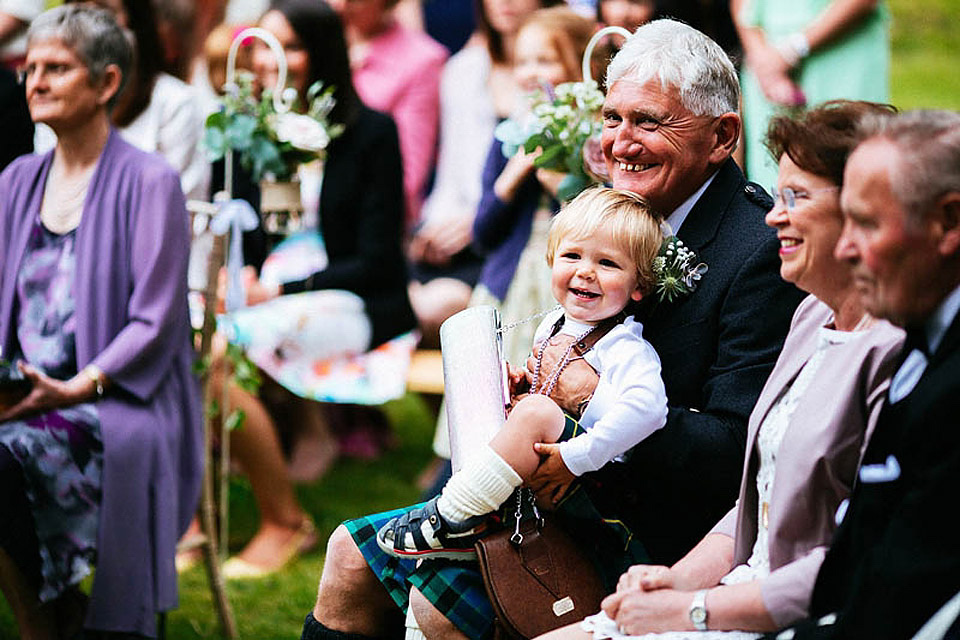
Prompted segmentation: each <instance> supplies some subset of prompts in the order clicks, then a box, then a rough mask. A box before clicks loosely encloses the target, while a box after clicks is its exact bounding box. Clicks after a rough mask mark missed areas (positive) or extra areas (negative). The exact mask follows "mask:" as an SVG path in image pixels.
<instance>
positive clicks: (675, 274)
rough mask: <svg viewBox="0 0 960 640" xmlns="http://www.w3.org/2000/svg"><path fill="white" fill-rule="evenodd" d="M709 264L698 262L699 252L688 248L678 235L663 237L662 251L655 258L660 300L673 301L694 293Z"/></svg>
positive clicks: (654, 267)
mask: <svg viewBox="0 0 960 640" xmlns="http://www.w3.org/2000/svg"><path fill="white" fill-rule="evenodd" d="M706 272H707V265H706V264H705V263H703V262H697V254H695V253H694V252H693V251H691V250H690V249H689V248H687V246H686V245H684V244H683V241H682V240H680V238H678V237H677V236H674V235H670V236H666V237H665V238H664V239H663V244H661V245H660V253H659V255H658V256H657V257H656V258H654V260H653V273H654V275H655V276H656V285H655V289H654V293H655V294H656V296H657V300H658V301H659V302H664V301H666V302H673V301H675V300H678V299H679V298H682V297H684V296H688V295H690V294H691V293H693V292H694V291H695V290H696V288H697V284H698V283H699V282H700V278H702V277H703V274H705V273H706Z"/></svg>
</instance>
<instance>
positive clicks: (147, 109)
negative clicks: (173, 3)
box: [38, 0, 210, 200]
mask: <svg viewBox="0 0 960 640" xmlns="http://www.w3.org/2000/svg"><path fill="white" fill-rule="evenodd" d="M74 1H78V0H68V2H74ZM94 3H95V4H98V5H100V6H102V7H104V8H105V9H109V10H110V11H112V12H113V14H114V17H115V18H116V20H117V22H118V23H119V24H120V26H121V27H122V28H124V29H127V30H128V33H130V34H132V37H133V44H134V56H133V66H132V68H131V70H130V77H129V78H127V79H126V82H125V84H124V88H123V92H122V93H121V94H120V95H119V96H118V97H117V105H116V108H114V110H113V111H112V112H111V113H110V120H111V122H112V123H113V125H114V126H115V127H117V129H118V130H119V131H120V133H121V135H122V136H123V139H124V140H126V141H127V142H129V143H130V144H132V145H133V146H135V147H137V148H138V149H142V150H144V151H149V152H156V153H159V154H160V155H161V156H163V158H164V159H165V160H166V161H167V162H168V163H169V164H170V166H172V167H173V168H174V169H176V170H177V173H179V175H180V186H181V187H182V188H183V193H184V194H185V195H186V197H187V198H188V199H200V200H204V199H206V197H207V192H208V190H209V188H210V164H209V162H208V161H207V158H206V156H205V155H204V152H203V148H202V147H201V144H200V142H201V140H202V139H203V117H204V114H203V109H202V108H201V105H200V104H199V101H198V100H197V97H198V96H197V94H196V92H195V91H194V90H193V89H192V88H191V87H189V86H188V85H187V84H186V83H184V82H183V81H181V80H180V79H178V78H175V77H174V76H172V75H170V74H168V73H164V72H163V71H162V69H161V65H162V59H161V54H160V38H159V35H158V32H157V19H156V15H155V13H154V9H153V5H152V3H150V2H143V1H142V0H94ZM50 137H51V136H49V130H45V131H43V132H41V134H40V136H38V140H39V144H38V151H39V150H45V149H47V148H49V146H50V145H51V144H52V140H50Z"/></svg>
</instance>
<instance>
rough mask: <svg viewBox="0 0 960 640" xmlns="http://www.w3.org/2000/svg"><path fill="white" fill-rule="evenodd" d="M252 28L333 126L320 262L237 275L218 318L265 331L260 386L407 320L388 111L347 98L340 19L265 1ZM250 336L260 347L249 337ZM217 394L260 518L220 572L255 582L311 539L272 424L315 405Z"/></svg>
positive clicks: (365, 346)
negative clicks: (234, 305) (240, 290)
mask: <svg viewBox="0 0 960 640" xmlns="http://www.w3.org/2000/svg"><path fill="white" fill-rule="evenodd" d="M258 24H259V26H260V27H261V28H263V29H266V30H267V31H269V32H270V33H272V34H273V35H274V36H276V37H277V39H278V40H279V41H280V42H281V44H282V45H283V47H284V51H285V52H286V59H287V71H288V75H287V77H288V79H289V81H290V83H291V85H292V86H293V87H295V88H296V89H297V91H298V92H299V93H300V95H301V96H304V97H305V96H306V92H307V90H308V87H310V85H312V84H313V83H314V82H316V81H321V82H322V83H323V85H324V86H333V87H335V88H336V89H335V91H334V94H333V97H334V98H335V100H336V105H335V106H334V107H333V109H332V110H331V112H330V120H331V121H332V122H334V123H338V124H342V125H344V127H345V128H344V131H343V133H342V135H340V136H339V137H337V138H335V139H334V140H333V141H331V143H330V145H329V146H328V147H327V149H326V159H325V160H324V166H323V172H324V177H323V182H322V186H321V187H319V189H318V193H315V194H314V199H319V211H320V212H321V215H320V220H319V227H316V228H312V229H310V230H309V231H308V232H307V233H309V235H310V236H313V237H314V238H316V237H318V236H319V237H321V238H322V242H323V246H324V248H325V250H326V255H327V263H326V266H325V267H324V268H322V269H320V270H317V271H311V272H310V273H308V274H305V275H304V277H302V278H301V279H297V280H294V281H290V282H285V283H283V284H280V285H278V284H276V283H274V282H269V281H267V280H260V279H258V278H257V277H256V275H255V274H254V272H253V271H252V269H248V270H247V271H246V272H245V279H246V283H245V284H246V302H247V304H248V305H250V306H248V307H247V308H245V309H241V310H239V311H238V312H236V313H234V314H232V315H231V317H230V321H232V324H233V325H234V326H236V327H239V328H240V329H241V332H242V330H243V328H244V327H248V328H249V327H252V328H254V329H255V328H256V327H257V326H258V325H262V326H264V327H267V328H270V329H277V330H276V331H271V332H269V335H266V332H265V333H264V334H258V333H257V332H255V331H251V332H249V333H253V334H254V335H253V337H252V339H251V340H250V341H249V342H246V343H245V344H244V346H246V347H248V348H247V354H248V356H249V357H250V358H251V360H253V362H254V364H256V365H257V366H258V367H260V369H261V370H262V371H264V372H265V373H267V374H270V375H271V376H273V377H272V379H269V380H268V382H267V386H268V388H269V387H274V388H275V387H278V386H279V385H278V383H277V382H276V379H277V378H279V377H280V375H279V374H281V373H284V372H288V371H297V370H298V368H303V369H310V368H311V367H312V365H313V364H314V362H316V361H320V360H323V359H326V358H331V357H334V356H338V355H344V354H350V353H363V352H365V351H368V350H369V349H372V348H374V347H377V346H379V345H381V344H383V343H384V342H386V341H388V340H390V339H392V338H394V337H396V336H398V335H400V334H402V333H404V332H407V331H410V330H411V329H413V328H414V326H415V323H416V320H415V317H414V315H413V310H412V309H411V308H410V302H409V300H408V298H407V289H406V286H407V276H406V269H405V265H404V260H403V253H402V248H401V238H402V234H403V176H402V170H401V161H400V149H399V143H398V141H397V129H396V126H395V125H394V123H393V120H391V119H390V117H389V116H387V115H385V114H382V113H379V112H377V111H373V110H372V109H369V108H368V107H366V106H365V105H364V104H363V103H362V102H361V100H360V98H359V97H358V96H357V94H356V92H355V91H354V88H353V83H352V82H351V77H350V67H349V62H348V58H347V47H346V42H345V40H344V36H343V26H342V23H341V21H340V17H339V16H338V15H337V13H336V12H335V11H334V10H333V9H332V8H331V7H330V6H329V5H327V4H326V3H324V2H319V1H318V0H273V2H271V4H270V9H269V10H268V11H267V12H266V13H265V14H264V15H263V17H261V19H260V21H259V23H258ZM252 63H253V68H254V71H255V73H256V74H257V76H258V80H259V81H260V83H261V84H262V86H264V87H268V88H272V87H274V86H275V85H276V82H277V76H278V69H277V62H276V59H275V58H274V57H273V54H272V52H271V51H270V49H268V48H266V47H265V46H263V47H261V46H259V45H258V46H257V47H256V48H255V49H254V52H253V60H252ZM260 335H264V336H265V338H266V340H264V341H262V342H261V341H259V338H260ZM270 340H276V341H275V342H271V341H270ZM311 370H312V369H311ZM265 391H266V389H265ZM229 394H230V404H231V406H234V407H238V408H240V409H242V410H243V411H244V413H245V415H246V419H245V422H244V426H243V428H242V429H237V430H235V431H233V432H232V433H231V444H232V448H231V449H232V451H233V453H234V454H235V455H236V457H237V459H238V461H239V462H240V464H241V466H242V467H243V469H244V471H245V472H246V473H247V475H248V477H249V478H250V484H251V486H252V488H253V493H254V497H255V499H256V502H257V507H258V509H259V510H260V514H261V520H260V528H259V530H258V531H257V532H256V534H254V537H253V538H252V539H251V540H250V542H249V543H248V544H247V545H246V546H245V547H244V548H243V549H242V550H241V551H240V552H239V553H238V554H237V555H236V556H235V557H233V558H231V559H229V560H228V561H227V562H226V563H225V565H224V574H225V575H226V576H227V577H228V578H256V577H260V576H264V575H267V574H269V573H272V572H275V571H277V570H279V569H280V568H282V567H283V566H284V565H285V564H287V562H289V561H290V560H292V559H293V558H294V557H296V556H297V554H299V553H301V552H303V551H305V550H307V549H309V548H311V547H313V546H315V545H316V544H317V534H316V531H315V530H314V526H313V522H312V520H311V519H310V517H309V516H308V515H307V514H306V512H305V511H304V510H303V509H302V507H301V506H300V504H299V503H298V502H297V498H296V495H295V494H294V491H293V485H292V483H291V481H290V478H289V477H288V475H287V469H286V464H285V461H284V458H283V451H282V449H281V443H280V437H279V434H278V429H279V428H290V427H294V426H299V424H298V423H297V422H295V421H296V420H299V419H301V418H303V417H305V416H311V415H312V413H311V412H314V411H315V410H316V408H317V406H318V405H317V403H315V402H314V401H312V400H307V399H304V398H301V397H300V396H295V395H293V394H292V393H290V392H289V391H288V392H286V393H285V394H283V395H282V401H281V402H280V403H279V404H280V405H282V406H280V407H274V406H269V405H268V403H267V402H265V400H266V398H265V394H261V395H255V394H251V393H249V392H248V391H245V390H244V389H242V388H240V387H239V386H237V385H230V387H229ZM280 410H283V411H293V412H294V413H293V415H296V416H298V418H296V419H295V421H285V420H278V419H277V415H278V412H279V411H280ZM290 422H294V424H290Z"/></svg>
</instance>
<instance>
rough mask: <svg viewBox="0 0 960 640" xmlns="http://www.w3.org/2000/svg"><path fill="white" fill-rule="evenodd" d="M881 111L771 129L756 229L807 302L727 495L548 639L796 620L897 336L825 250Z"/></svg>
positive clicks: (691, 631) (764, 626) (786, 120)
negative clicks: (660, 558) (773, 177)
mask: <svg viewBox="0 0 960 640" xmlns="http://www.w3.org/2000/svg"><path fill="white" fill-rule="evenodd" d="M889 110H890V109H889V108H887V107H885V106H883V105H878V104H874V103H868V102H849V101H835V102H829V103H826V104H824V105H823V106H821V107H818V108H816V109H813V110H811V111H809V112H807V113H805V114H802V115H799V116H796V117H790V116H778V117H776V118H774V119H773V120H772V121H771V123H770V127H769V129H768V133H767V146H768V148H769V149H770V151H771V152H772V153H773V156H774V157H775V158H778V159H779V163H780V173H779V177H778V180H777V186H776V188H775V189H774V192H775V195H776V203H775V204H774V206H773V209H771V210H770V212H769V213H768V214H767V218H766V221H767V224H768V225H770V226H771V227H774V228H775V229H776V230H777V236H778V237H779V239H780V252H779V253H780V261H781V265H780V275H781V276H782V277H783V279H784V280H786V281H788V282H792V283H793V284H795V285H796V286H797V287H799V288H800V289H802V290H804V291H806V292H808V293H810V295H809V296H808V297H807V298H806V299H805V300H804V301H803V302H802V303H801V304H800V306H799V307H798V308H797V311H796V313H795V314H794V317H793V323H792V325H791V328H790V333H789V334H788V335H787V339H786V342H785V343H784V345H783V351H782V352H781V355H780V358H779V360H778V361H777V364H776V366H775V367H774V370H773V372H772V373H771V374H770V377H769V378H768V380H767V383H766V385H765V386H764V388H763V391H762V392H761V393H760V397H759V399H758V401H757V404H756V406H755V407H754V410H753V412H752V414H751V416H750V422H749V428H748V432H747V456H746V460H745V462H744V466H743V476H742V482H741V486H740V497H739V500H738V501H737V504H736V505H735V506H734V507H733V509H731V510H730V512H729V513H728V514H727V515H726V516H725V517H724V518H723V519H722V520H721V521H720V522H719V523H718V524H717V525H716V526H715V527H714V528H713V530H712V531H711V532H710V533H708V534H707V535H706V536H705V537H704V538H703V540H702V541H701V542H700V543H699V544H698V545H697V546H696V547H694V549H693V550H692V551H690V552H689V553H688V554H687V555H686V556H685V557H683V558H682V559H681V560H679V561H678V562H677V563H676V564H674V565H673V566H672V567H665V566H654V565H636V566H633V567H631V568H630V569H629V570H628V571H627V572H626V573H624V574H623V575H622V576H621V577H620V581H619V583H618V585H617V590H616V592H615V593H614V594H612V595H610V596H608V597H607V598H606V599H605V600H604V602H603V610H602V611H601V612H600V613H598V614H596V615H593V616H590V617H588V618H587V619H586V620H584V621H583V622H582V623H577V624H574V625H571V626H569V627H566V628H564V629H560V630H558V631H555V632H553V633H551V634H548V635H547V636H546V637H547V638H551V639H553V640H558V639H560V638H595V639H597V638H621V637H631V636H637V635H642V634H649V633H657V632H666V633H664V634H663V636H662V640H666V639H667V638H670V639H676V640H679V639H680V638H688V637H691V638H697V639H701V638H702V639H704V640H706V639H707V638H714V637H716V638H717V639H718V640H719V639H720V638H723V639H725V640H732V639H733V638H754V637H757V636H758V635H760V632H767V631H773V630H776V629H779V628H781V627H784V626H787V625H789V624H791V623H793V622H795V621H797V620H798V619H801V618H805V617H807V612H808V610H809V606H810V596H811V594H812V592H813V584H814V581H815V579H816V577H817V572H818V571H819V568H820V563H821V562H822V561H823V557H824V554H825V553H826V549H827V546H828V545H829V543H830V539H831V537H832V535H833V532H834V529H835V528H836V522H837V518H838V509H839V510H840V511H841V513H842V506H841V505H842V503H843V501H844V499H845V498H846V497H847V495H848V494H849V493H850V491H851V489H852V487H853V483H854V479H855V477H856V472H857V466H858V463H859V459H860V453H861V451H862V447H863V444H864V442H865V440H866V438H867V437H868V435H869V433H870V430H871V428H872V426H873V424H874V422H875V420H876V417H877V415H878V413H879V410H880V404H881V402H882V400H883V398H884V397H885V396H886V389H887V387H888V385H889V378H890V376H891V375H892V373H893V371H894V367H895V366H896V365H897V363H896V362H895V358H896V354H897V353H898V352H899V346H900V344H901V342H902V340H903V332H902V331H901V330H899V329H897V328H895V327H893V326H892V325H889V324H887V323H886V322H884V321H881V320H876V319H874V318H872V317H871V316H869V315H868V314H867V313H866V311H864V308H863V305H862V303H861V302H860V297H859V295H858V292H857V287H856V283H855V282H854V279H853V276H852V273H851V270H850V267H849V265H848V264H846V263H845V262H842V261H840V260H838V259H837V258H836V257H835V255H834V247H835V246H836V244H837V240H838V239H839V238H840V231H841V229H842V227H843V216H842V215H841V211H840V188H841V186H842V181H843V167H844V164H845V162H846V159H847V156H848V155H849V153H850V152H851V151H852V150H853V148H854V147H855V146H856V144H857V142H858V138H857V134H856V126H857V123H858V121H859V120H860V119H861V118H862V117H864V116H867V115H869V114H877V113H886V112H888V111H889ZM757 321H758V322H762V321H763V320H762V317H758V319H757ZM664 490H665V491H669V489H668V488H665V489H664Z"/></svg>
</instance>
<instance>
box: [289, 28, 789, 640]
mask: <svg viewBox="0 0 960 640" xmlns="http://www.w3.org/2000/svg"><path fill="white" fill-rule="evenodd" d="M607 80H608V85H609V86H610V90H609V92H608V93H607V97H606V101H605V103H604V107H603V114H604V127H603V134H602V147H603V152H604V156H605V159H606V163H607V170H608V171H609V172H610V175H611V177H612V181H613V186H614V188H617V189H624V190H627V191H633V192H634V193H637V194H639V195H641V196H643V197H644V198H646V200H647V201H648V202H649V204H650V206H651V207H652V208H653V209H654V210H655V211H659V212H660V213H662V214H663V215H664V216H665V217H666V218H667V221H668V222H669V223H670V225H671V227H672V228H673V229H674V230H676V232H677V235H678V237H679V238H680V239H681V240H682V241H683V242H684V244H685V245H686V246H687V247H689V248H690V250H691V251H693V252H695V253H696V254H697V256H698V258H699V260H700V261H702V262H705V263H706V264H707V265H708V266H709V271H708V272H707V274H706V275H704V277H703V279H702V280H701V282H700V284H699V286H698V287H697V290H696V291H695V292H694V293H693V294H692V295H691V296H689V297H688V298H685V299H684V300H682V301H677V302H676V303H672V304H671V303H662V304H659V305H653V304H648V305H643V304H642V303H641V307H640V309H638V310H637V318H638V320H640V321H642V322H643V325H644V337H645V338H646V339H647V340H648V341H649V342H650V344H651V345H653V347H654V348H655V349H656V351H657V353H658V354H659V356H660V360H661V364H662V369H661V373H662V375H663V381H664V386H665V388H666V391H667V401H668V409H667V423H666V425H665V426H664V427H663V428H662V429H660V430H658V431H657V432H655V433H653V434H652V435H650V436H649V437H648V438H646V439H645V440H644V441H643V442H641V443H640V444H639V445H637V446H636V447H634V449H633V454H632V456H631V457H630V458H629V459H628V460H627V461H626V462H624V463H613V464H609V465H606V466H605V467H603V468H602V469H600V470H599V471H597V472H592V473H587V474H584V475H583V476H581V478H582V479H583V485H584V486H586V487H587V490H588V491H590V497H591V499H592V500H593V501H594V506H597V507H598V510H599V511H600V513H601V515H602V514H603V513H604V511H606V510H609V508H616V509H617V510H618V512H622V513H626V514H629V515H630V517H629V519H626V520H625V523H624V524H625V526H626V527H628V528H629V529H630V530H631V531H632V534H633V535H634V536H635V538H636V539H637V540H639V541H640V542H641V543H642V544H643V546H644V547H645V548H646V550H647V551H648V553H649V556H650V560H651V561H653V562H656V563H659V564H672V563H674V562H676V561H677V560H678V559H679V558H680V557H681V556H682V555H683V554H684V553H685V552H686V551H689V550H690V548H692V547H693V546H694V544H695V543H696V542H697V541H698V540H699V539H700V538H702V537H703V536H704V535H706V534H707V532H708V531H709V530H710V528H711V527H712V526H713V525H714V524H716V522H717V521H718V520H719V519H720V518H721V517H722V516H723V515H724V514H725V513H726V512H727V511H729V510H730V508H731V507H732V506H733V503H734V500H735V498H736V493H737V487H738V486H739V482H740V468H741V465H742V461H743V454H744V448H743V447H744V442H745V441H746V433H747V428H746V420H747V416H748V415H749V413H750V411H751V410H752V408H753V405H754V404H756V400H757V396H758V394H759V392H760V389H761V387H762V386H763V382H764V380H766V378H767V376H768V375H769V373H770V371H771V369H772V368H773V364H774V362H775V361H776V359H777V355H778V354H779V352H780V349H781V347H782V344H783V338H784V336H785V335H786V330H787V328H788V326H789V318H790V317H791V315H792V314H793V312H794V310H795V308H796V305H797V304H798V302H799V299H800V297H801V294H800V293H799V291H797V289H796V288H795V287H793V285H790V284H788V283H785V282H783V280H781V279H780V277H779V276H778V275H777V264H778V260H777V247H778V246H779V243H778V242H777V239H776V237H775V233H774V231H773V230H772V229H770V228H768V227H766V226H765V225H764V224H763V214H764V213H765V212H766V211H767V210H769V209H770V207H771V205H772V202H771V200H770V198H769V197H768V196H767V195H766V193H764V191H763V189H761V188H760V187H759V186H757V185H754V184H750V183H747V182H746V180H745V179H744V177H743V174H742V173H741V172H740V169H739V168H737V166H736V163H734V162H733V160H732V159H731V158H730V156H731V154H732V153H733V149H734V147H735V146H736V141H737V137H738V136H739V131H740V118H739V116H738V115H737V112H736V111H737V105H738V101H739V88H738V85H737V77H736V71H735V70H734V68H733V64H732V63H731V62H730V60H729V58H728V57H727V55H726V54H725V53H724V52H723V50H722V49H720V48H719V46H717V45H716V43H714V42H712V41H710V40H709V39H708V38H707V37H706V36H704V35H703V34H701V33H700V32H698V31H696V30H694V29H692V28H690V27H688V26H686V25H683V24H681V23H678V22H674V21H671V20H660V21H654V22H651V23H648V24H646V25H644V26H642V27H640V28H639V29H638V30H637V32H636V33H635V34H634V35H633V36H632V37H631V38H629V39H628V40H627V41H626V42H625V43H624V45H623V47H622V48H621V50H620V52H619V53H618V54H617V56H616V58H614V60H613V62H611V64H610V68H609V69H608V78H607ZM638 114H639V117H638ZM648 300H649V299H648ZM650 302H652V301H650ZM757 309H763V310H764V318H763V321H762V322H758V321H757ZM563 378H564V377H563V376H561V378H560V379H559V380H558V382H557V385H556V387H555V388H554V392H553V394H551V395H552V396H553V397H554V398H556V399H558V401H560V402H564V403H569V400H570V399H571V398H572V397H575V395H576V393H577V392H579V388H575V387H579V385H578V384H576V383H577V381H570V382H568V381H565V380H564V379H563ZM667 488H669V489H667ZM394 515H396V513H393V514H377V515H374V516H369V517H366V518H359V519H357V520H353V521H350V522H348V523H346V525H345V526H341V527H339V528H337V529H336V530H335V531H334V533H333V535H332V536H331V539H330V541H329V542H328V545H327V550H328V552H327V557H326V562H325V564H324V569H323V575H322V576H321V579H320V591H319V595H318V598H317V604H316V606H315V607H314V610H313V612H312V613H311V614H310V615H308V617H307V620H306V623H305V626H304V637H306V638H338V637H341V636H340V635H337V634H338V633H339V632H351V633H356V634H363V635H366V636H377V635H383V634H386V633H388V632H389V631H390V625H391V624H392V623H393V621H394V620H395V615H396V613H397V612H402V611H403V610H406V609H407V608H408V606H409V607H410V608H412V610H413V613H414V616H415V618H416V620H417V621H418V623H419V625H420V626H421V628H422V631H423V632H424V633H425V634H426V635H427V636H428V637H443V638H461V637H463V636H464V635H466V636H469V637H474V638H485V637H490V635H491V634H492V633H493V610H492V608H491V606H490V603H489V601H488V600H487V597H486V594H485V592H484V588H483V584H482V580H481V578H480V574H479V570H478V569H477V567H476V566H475V565H469V564H467V563H462V562H461V563H458V564H457V566H449V565H447V566H442V567H437V566H435V565H438V564H439V563H423V565H422V566H420V567H416V566H414V563H412V562H410V561H404V560H399V559H396V558H387V557H385V556H386V554H384V553H383V552H382V551H381V550H380V548H379V547H378V546H377V544H376V540H375V535H374V534H375V532H376V531H377V530H378V529H379V528H380V527H381V526H383V524H385V523H386V522H387V521H388V520H389V519H390V517H392V516H394ZM581 542H582V543H583V544H584V548H586V549H588V551H590V552H591V553H602V552H603V551H604V548H603V545H597V544H596V541H593V540H587V541H583V540H581ZM608 555H614V554H608ZM427 565H431V566H427ZM626 568H627V567H626V566H623V567H620V568H618V569H619V570H620V571H622V570H624V569H626ZM608 570H609V568H608ZM375 571H376V573H375ZM381 579H382V580H383V582H381ZM426 585H429V589H421V587H424V586H426ZM384 586H386V589H384Z"/></svg>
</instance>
